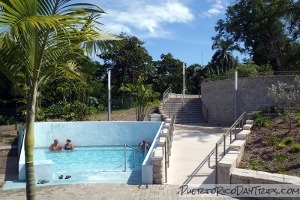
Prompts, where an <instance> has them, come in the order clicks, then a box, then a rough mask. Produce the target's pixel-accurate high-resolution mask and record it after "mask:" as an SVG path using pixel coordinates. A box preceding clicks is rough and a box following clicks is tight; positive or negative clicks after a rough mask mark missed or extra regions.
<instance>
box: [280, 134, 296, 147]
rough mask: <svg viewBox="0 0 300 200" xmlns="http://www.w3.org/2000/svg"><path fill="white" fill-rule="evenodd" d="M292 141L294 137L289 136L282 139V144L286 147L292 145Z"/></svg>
mask: <svg viewBox="0 0 300 200" xmlns="http://www.w3.org/2000/svg"><path fill="white" fill-rule="evenodd" d="M293 140H294V137H292V136H289V137H286V138H284V139H283V140H282V143H283V144H285V145H288V144H290V143H292V142H293Z"/></svg>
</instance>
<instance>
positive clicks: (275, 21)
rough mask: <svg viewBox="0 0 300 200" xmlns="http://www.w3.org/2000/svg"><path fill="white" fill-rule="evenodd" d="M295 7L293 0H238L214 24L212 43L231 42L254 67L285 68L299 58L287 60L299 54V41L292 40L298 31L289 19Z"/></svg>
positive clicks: (295, 12) (296, 12) (294, 11)
mask: <svg viewBox="0 0 300 200" xmlns="http://www.w3.org/2000/svg"><path fill="white" fill-rule="evenodd" d="M296 4H298V5H299V3H296V2H295V1H293V0H238V1H237V2H236V3H235V4H234V5H232V6H229V7H228V8H227V12H226V17H225V19H224V20H223V19H221V20H219V21H218V23H217V25H216V31H217V36H216V37H214V40H219V39H221V38H228V39H230V40H232V41H233V42H235V45H236V46H239V47H242V48H240V51H241V52H242V53H249V54H250V56H251V57H252V59H253V61H254V62H255V64H257V65H264V64H271V66H272V67H273V69H274V70H282V69H289V66H290V65H293V64H294V63H296V62H297V61H299V57H298V58H296V60H292V59H290V58H291V57H293V55H295V54H298V53H299V41H297V40H295V39H292V38H293V34H295V33H296V32H297V31H298V30H299V26H298V27H297V23H299V21H298V20H294V19H292V16H295V15H296V16H298V15H299V6H298V7H297V6H296ZM287 11H288V12H287ZM298 19H299V17H298ZM289 24H291V25H290V26H289ZM292 24H293V25H292ZM289 27H290V31H289V29H288V28H289ZM285 52H288V54H289V55H287V54H286V53H285ZM298 55H299V54H298Z"/></svg>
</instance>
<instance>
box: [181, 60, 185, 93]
mask: <svg viewBox="0 0 300 200" xmlns="http://www.w3.org/2000/svg"><path fill="white" fill-rule="evenodd" d="M185 68H186V63H182V74H183V80H182V81H183V83H182V95H183V97H184V96H185Z"/></svg>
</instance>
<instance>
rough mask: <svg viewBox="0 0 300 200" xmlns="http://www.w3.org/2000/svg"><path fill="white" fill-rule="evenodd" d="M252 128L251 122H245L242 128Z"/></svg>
mask: <svg viewBox="0 0 300 200" xmlns="http://www.w3.org/2000/svg"><path fill="white" fill-rule="evenodd" d="M251 128H252V124H245V125H244V126H243V130H250V129H251Z"/></svg>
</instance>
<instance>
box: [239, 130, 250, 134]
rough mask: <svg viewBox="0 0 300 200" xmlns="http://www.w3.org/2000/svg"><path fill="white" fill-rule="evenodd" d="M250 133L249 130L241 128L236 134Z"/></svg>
mask: <svg viewBox="0 0 300 200" xmlns="http://www.w3.org/2000/svg"><path fill="white" fill-rule="evenodd" d="M249 133H251V131H250V130H242V131H241V132H239V133H238V134H249Z"/></svg>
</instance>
